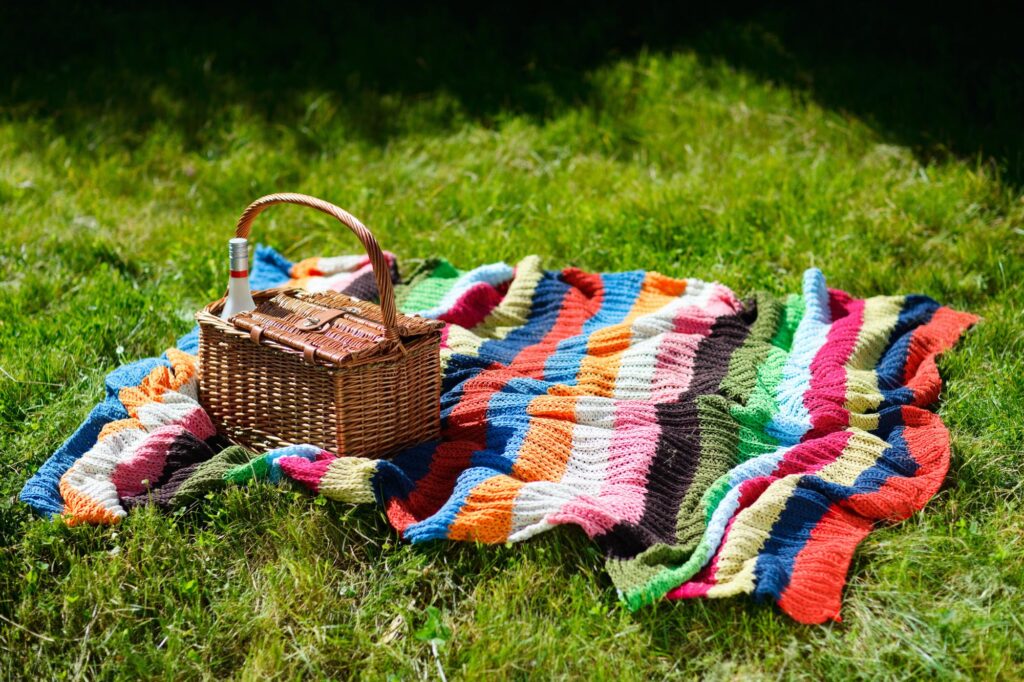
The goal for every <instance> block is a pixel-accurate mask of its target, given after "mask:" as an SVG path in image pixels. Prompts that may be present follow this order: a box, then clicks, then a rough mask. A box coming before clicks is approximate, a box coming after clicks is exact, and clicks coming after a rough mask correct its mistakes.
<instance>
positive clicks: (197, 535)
mask: <svg viewBox="0 0 1024 682" xmlns="http://www.w3.org/2000/svg"><path fill="white" fill-rule="evenodd" d="M194 59H195V60H196V61H195V63H193V62H191V61H189V62H187V63H185V65H184V66H183V67H182V68H193V67H195V68H196V69H197V71H200V72H201V64H202V60H203V56H202V55H197V56H195V57H194ZM197 65H198V66H197ZM214 77H215V74H214V75H211V76H210V78H211V81H210V83H205V84H202V83H201V84H197V87H209V88H213V80H212V79H214ZM586 82H587V88H586V96H585V97H584V98H583V99H581V100H580V101H578V102H575V103H573V104H571V105H566V106H561V107H557V108H555V109H554V110H552V112H551V113H550V115H547V116H531V115H525V114H519V113H507V114H501V113H500V112H499V114H498V115H497V116H495V117H493V119H488V120H481V119H480V118H479V117H476V116H474V115H473V114H472V112H469V111H467V110H466V109H464V107H463V105H462V104H461V103H460V101H459V98H458V97H456V96H454V95H452V94H450V93H445V92H443V91H442V92H438V93H434V94H431V95H429V96H422V97H409V96H408V95H403V94H387V93H385V94H380V93H378V94H368V95H366V96H365V97H364V98H362V99H357V100H355V101H351V100H348V99H346V98H344V97H342V96H340V95H338V94H336V93H332V92H329V91H318V90H316V89H310V90H301V91H298V92H288V93H285V94H284V95H283V97H285V98H287V101H286V102H285V103H284V104H283V105H282V109H281V111H279V112H277V114H276V115H274V116H270V117H268V116H267V115H266V112H265V111H262V110H259V109H258V107H256V106H255V105H254V104H252V103H247V102H246V101H240V102H238V103H235V104H228V103H225V104H224V105H223V106H222V107H221V108H217V109H213V110H210V111H208V112H206V113H207V114H209V118H208V119H207V120H205V121H204V122H202V123H201V125H200V124H197V126H198V127H197V126H192V127H190V126H186V125H182V124H181V121H182V120H183V118H187V115H188V112H187V106H188V102H183V101H179V100H177V99H176V98H175V95H174V93H173V92H170V91H167V90H161V89H159V88H158V89H154V90H153V91H152V93H151V97H152V98H153V102H155V106H159V107H163V108H164V109H165V110H166V112H167V121H166V122H165V123H161V122H159V121H157V122H154V123H152V124H150V125H147V127H146V128H144V129H141V130H140V129H138V128H136V127H134V126H133V125H130V124H131V123H132V122H131V121H125V120H124V119H123V112H118V110H117V109H116V107H112V108H111V109H110V110H109V111H102V110H101V111H98V112H97V111H93V110H90V111H89V112H88V119H87V120H85V118H86V117H85V116H84V115H83V116H82V117H81V118H82V119H83V120H79V119H78V118H77V117H76V115H75V112H74V111H71V112H69V113H68V114H67V115H65V116H64V118H65V119H67V118H71V119H73V120H74V125H63V124H61V125H58V122H56V121H55V119H54V118H52V117H50V116H49V115H47V114H46V113H30V114H23V113H21V112H19V111H9V112H6V113H5V114H4V115H3V116H2V117H0V159H2V163H0V223H2V226H3V227H2V233H0V294H2V295H0V368H2V372H0V472H2V474H3V475H2V478H0V491H2V492H3V500H2V501H0V547H2V549H0V616H2V619H0V648H2V649H3V654H2V655H0V673H4V675H3V676H12V677H13V676H21V675H25V676H28V677H32V678H37V679H47V678H52V677H64V676H67V677H75V676H83V677H88V678H93V677H101V676H106V675H111V674H114V673H115V672H118V673H119V674H120V675H122V676H124V677H136V676H139V677H165V678H168V679H176V678H181V677H201V676H210V677H216V678H220V677H225V676H230V675H236V674H238V675H242V676H248V677H253V678H254V677H262V676H264V675H269V674H271V673H274V674H278V675H280V676H281V677H296V676H302V677H305V676H308V677H323V676H334V675H344V674H357V673H358V674H361V675H366V676H371V677H379V678H386V677H389V676H393V677H396V678H408V677H430V676H433V675H435V674H436V665H437V661H435V660H434V657H433V654H432V652H431V647H430V645H429V643H428V642H427V641H425V640H424V637H417V636H416V633H417V631H419V630H420V629H421V628H422V627H423V626H424V625H425V623H426V622H427V619H428V618H427V611H426V608H427V607H428V606H435V607H437V608H438V609H439V610H440V613H441V615H442V620H443V623H444V624H445V625H447V626H448V628H450V636H449V637H448V639H447V641H445V643H444V644H442V645H441V646H440V647H439V649H438V651H439V658H440V663H441V665H442V666H443V668H444V669H445V670H446V671H447V673H448V675H449V677H455V676H460V675H461V676H466V677H488V676H491V675H495V674H501V675H507V676H524V677H525V676H529V675H538V676H543V677H548V676H578V677H604V678H616V679H617V678H627V679H628V678H638V679H639V678H648V677H662V676H665V675H670V674H672V673H691V674H692V673H696V672H698V671H703V672H705V673H706V674H709V675H710V676H712V677H719V678H746V677H748V676H759V675H760V676H764V677H776V676H777V675H805V676H808V677H814V678H818V677H822V676H829V677H844V678H862V677H863V678H868V677H879V676H897V677H917V676H922V675H938V676H940V677H956V676H959V675H964V676H980V677H1004V678H1007V679H1011V678H1015V677H1019V676H1020V675H1021V674H1022V672H1024V668H1022V666H1024V645H1022V641H1024V627H1022V616H1021V609H1020V604H1021V602H1022V599H1024V545H1022V541H1021V538H1022V537H1024V512H1022V510H1021V494H1022V493H1021V491H1022V488H1021V483H1020V471H1021V466H1022V464H1024V455H1022V449H1024V359H1022V358H1024V340H1022V336H1024V287H1022V285H1021V279H1022V277H1024V234H1022V228H1024V203H1022V200H1021V197H1019V196H1017V194H1016V193H1015V191H1014V190H1013V189H1011V188H1010V187H1008V186H1006V185H1005V184H1003V183H1002V182H1001V181H1000V178H999V177H998V175H997V173H996V171H995V170H994V168H993V167H992V166H990V165H984V164H979V163H975V162H972V161H960V160H955V159H947V160H943V161H934V162H930V163H928V164H925V165H922V163H921V162H920V161H918V160H917V159H916V158H915V156H914V155H913V154H912V153H911V152H910V151H909V150H907V149H905V148H902V147H900V146H897V145H893V144H892V143H891V142H890V141H888V140H887V139H885V138H884V137H883V136H882V135H881V134H879V133H878V132H876V131H875V130H874V129H872V127H870V126H869V125H867V124H865V123H864V122H861V121H859V120H857V119H856V118H853V117H850V116H847V115H844V114H841V113H837V112H834V111H829V110H826V109H823V108H821V107H820V106H818V105H816V104H814V103H813V101H811V100H810V99H809V98H807V97H805V96H804V94H803V93H801V92H796V91H792V90H789V89H786V88H783V87H778V86H773V85H771V84H769V83H765V82H762V81H760V80H758V79H757V78H755V77H753V76H752V75H750V74H747V73H744V72H742V71H737V70H734V69H732V68H730V67H729V66H728V65H726V64H724V63H721V62H717V61H714V60H710V61H709V60H702V59H699V58H698V57H697V56H695V55H694V54H692V53H687V52H679V53H660V52H648V53H642V54H640V55H639V56H635V57H629V58H624V59H622V60H619V61H613V62H611V63H609V64H607V65H605V66H602V67H599V68H596V69H595V70H593V71H592V72H590V73H589V74H588V75H587V78H586ZM222 85H223V83H222ZM229 86H230V84H227V86H225V87H229ZM65 123H66V121H65ZM371 124H372V125H371ZM373 125H377V126H379V127H380V128H381V129H382V130H384V131H385V133H386V134H385V135H384V138H385V139H383V140H382V139H378V138H374V137H373V136H368V135H366V134H365V131H366V130H367V129H368V128H372V126H373ZM197 129H198V132H197ZM281 190H294V191H302V192H307V193H311V194H315V195H319V196H322V197H325V198H327V199H330V200H332V201H335V202H336V203H338V204H340V205H342V206H345V207H346V208H348V209H349V210H351V211H352V212H353V213H355V214H356V215H358V216H360V217H361V218H363V219H364V220H365V222H366V223H367V224H368V225H370V226H371V227H372V228H373V229H374V230H375V231H376V233H377V234H378V236H379V238H380V240H381V242H382V243H383V244H384V245H385V246H386V247H387V248H388V249H390V250H392V251H394V252H396V253H398V254H400V255H401V256H403V257H406V258H413V257H422V256H428V255H440V256H444V257H447V258H449V259H451V260H452V261H453V262H455V263H456V264H458V265H460V266H471V265H475V264H479V263H482V262H489V261H494V260H499V259H505V260H509V261H515V260H517V259H518V258H520V257H522V256H524V255H527V254H530V253H538V254H541V255H542V256H543V257H544V259H545V262H546V263H547V264H548V265H549V266H550V267H561V266H564V265H568V264H573V265H578V266H581V267H584V268H589V269H594V270H616V269H632V268H647V269H655V270H659V271H661V272H664V273H667V274H670V275H683V276H696V277H702V278H707V279H717V280H719V281H721V282H723V283H725V284H727V285H729V286H731V287H733V288H735V289H736V290H737V291H740V292H749V291H752V290H754V289H757V288H763V289H767V290H770V291H774V292H790V291H797V290H798V286H799V280H800V274H801V272H802V271H803V269H804V268H806V267H808V266H817V267H820V268H822V269H823V270H824V271H825V273H826V276H827V277H828V280H829V283H830V284H831V285H832V286H836V287H840V288H843V289H846V290H848V291H850V292H852V293H854V294H857V295H862V296H867V295H872V294H878V293H909V292H922V293H927V294H929V295H931V296H933V297H935V298H937V299H939V300H941V301H943V302H945V303H947V304H949V305H952V306H954V307H957V308H961V309H965V310H970V311H972V312H975V313H978V314H980V315H982V316H983V317H984V322H983V323H982V324H981V325H979V326H978V327H977V328H976V329H975V330H974V331H973V332H971V333H970V334H969V335H968V337H967V338H966V340H965V341H964V342H963V343H962V344H961V345H960V347H959V348H958V349H957V351H956V352H955V353H953V354H951V355H950V356H949V357H947V358H946V359H944V360H943V361H942V365H941V366H942V370H943V373H944V376H945V377H946V379H947V384H946V391H945V396H944V401H943V403H942V406H941V409H940V411H941V413H942V415H943V417H944V418H945V420H946V422H947V423H948V424H949V426H950V428H951V431H952V434H953V444H954V457H953V467H952V472H951V475H950V477H949V481H948V483H947V485H946V486H945V488H944V489H943V491H942V492H941V493H940V494H939V495H938V497H937V498H936V499H935V500H933V501H932V502H931V503H930V504H929V505H928V507H927V508H926V510H925V511H924V512H923V513H922V514H921V515H919V516H917V517H915V518H913V519H911V520H910V521H908V522H906V523H904V524H902V525H899V526H896V527H893V528H889V529H884V530H881V531H880V532H877V533H875V534H873V535H872V536H870V537H869V538H868V540H867V541H866V542H865V543H864V544H863V545H862V547H861V548H860V550H859V551H858V554H857V557H856V560H855V563H854V566H853V568H852V571H851V576H850V577H851V580H850V585H849V587H848V589H847V590H846V603H845V609H844V622H843V623H842V624H832V625H827V626H823V627H805V626H800V625H797V624H795V623H793V622H792V621H790V620H788V619H787V618H786V617H784V616H782V615H781V614H780V613H779V612H778V611H777V610H776V609H774V607H772V606H770V605H767V604H761V605H755V604H750V603H747V602H746V601H742V600H733V601H725V602H685V603H678V604H663V605H660V606H658V607H655V608H650V609H647V610H645V611H641V612H639V613H637V614H630V613H628V612H626V611H625V610H624V609H622V608H621V607H620V606H619V605H618V604H617V601H616V597H615V592H614V589H613V588H612V587H611V584H610V581H609V580H608V579H607V578H606V577H605V576H604V575H603V573H602V568H601V565H602V560H601V557H600V555H599V553H598V552H597V551H596V549H595V548H594V547H592V546H591V545H590V544H589V543H587V542H586V540H585V538H583V536H582V534H581V533H579V532H577V531H574V530H569V529H567V530H561V531H559V532H557V533H551V534H549V535H547V536H544V537H541V538H537V539H535V540H531V541H530V542H528V543H525V544H523V545H518V546H514V547H476V546H464V545H451V544H445V543H438V544H434V545H430V546H427V547H410V546H407V545H404V544H402V543H401V542H399V541H398V540H397V538H396V536H395V534H394V533H393V531H391V530H390V529H389V528H388V527H387V525H386V523H385V522H384V520H383V517H382V516H381V515H380V514H379V512H377V511H376V510H373V509H363V508H360V509H353V508H350V507H346V506H344V505H339V504H334V503H329V502H326V501H325V500H322V499H317V498H313V497H310V496H308V495H306V494H301V493H297V492H295V491H292V490H287V489H274V488H270V487H266V486H253V487H250V488H247V489H232V490H230V491H229V492H228V493H227V494H225V495H222V496H218V497H217V498H216V499H211V500H208V501H207V503H206V504H204V505H203V506H202V507H200V508H199V509H198V510H196V511H194V512H191V513H188V514H183V515H178V516H162V515H160V514H157V513H155V512H153V511H150V510H146V511H141V512H138V513H133V514H131V515H130V516H129V517H128V518H127V519H126V521H125V522H124V523H123V524H122V525H121V526H120V527H117V528H92V527H79V528H74V529H68V528H66V527H63V526H62V525H61V524H60V523H57V522H53V523H49V522H45V521H39V520H35V519H33V518H32V517H31V516H30V515H29V513H28V511H27V510H26V509H25V507H23V506H22V505H21V504H19V503H17V502H16V501H15V500H14V496H15V495H16V493H17V491H18V490H19V489H20V486H21V484H22V483H23V482H24V481H25V480H26V479H27V478H28V477H29V476H30V475H31V473H32V472H33V471H34V470H35V468H36V467H38V466H39V464H41V463H42V462H43V460H44V459H45V458H46V457H47V456H48V455H49V453H50V452H52V451H53V450H54V449H55V448H56V447H57V446H58V445H59V444H60V442H61V441H62V440H63V438H64V437H66V436H67V435H68V434H69V433H70V432H71V431H72V430H73V428H74V427H75V425H76V424H77V423H78V422H79V421H80V420H81V419H82V418H83V417H84V416H85V415H86V414H87V412H88V410H89V409H90V407H91V405H92V404H93V403H94V402H95V401H96V400H98V399H99V398H100V397H101V396H102V379H103V376H104V375H105V373H106V372H108V371H110V370H111V369H113V368H114V367H116V366H117V365H119V364H121V363H123V362H126V361H129V360H132V359H136V358H139V357H145V356H150V355H154V354H157V353H159V352H160V351H162V350H163V349H164V348H166V347H167V346H168V345H170V344H171V343H172V342H173V340H174V338H175V337H176V336H178V335H180V334H182V333H184V332H185V331H187V330H188V329H189V328H190V327H191V325H192V320H191V314H192V311H194V310H195V309H197V308H198V307H200V306H201V305H203V304H204V303H205V302H206V301H208V300H210V299H211V298H213V297H214V296H215V295H217V293H218V292H219V291H221V290H222V289H223V286H224V272H223V271H222V270H223V263H222V260H223V259H222V257H221V256H222V253H223V242H224V240H225V239H226V238H227V237H228V236H229V235H230V233H231V230H232V225H233V222H234V219H235V218H236V215H237V213H238V212H239V211H240V210H241V209H242V208H243V207H244V206H245V204H246V203H247V202H248V201H249V200H251V199H253V198H255V197H257V196H259V195H260V194H263V193H267V192H271V191H281ZM254 234H255V237H256V239H257V240H259V241H262V242H264V243H268V244H272V245H274V246H276V247H278V248H279V249H281V250H282V251H283V252H284V253H285V254H287V255H289V256H290V257H293V258H301V257H305V256H310V255H314V254H331V253H342V252H352V251H354V250H355V248H356V243H355V242H354V240H352V239H351V238H350V237H348V236H347V235H346V234H345V233H343V232H342V231H341V230H340V229H338V228H337V227H336V226H334V225H331V224H330V223H329V222H327V221H326V220H325V219H321V218H320V217H318V216H316V215H312V214H309V213H303V212H300V211H299V210H298V209H280V210H274V211H271V212H268V213H267V214H266V215H265V216H264V217H261V218H260V220H259V221H258V222H257V224H256V227H255V232H254Z"/></svg>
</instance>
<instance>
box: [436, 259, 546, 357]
mask: <svg viewBox="0 0 1024 682" xmlns="http://www.w3.org/2000/svg"><path fill="white" fill-rule="evenodd" d="M543 275H544V271H543V270H541V267H540V259H539V258H538V257H537V256H527V257H526V258H524V259H523V260H521V261H519V264H518V265H516V276H515V278H514V279H513V280H512V284H511V285H510V286H509V288H508V293H506V294H505V296H504V298H502V299H501V303H499V304H498V305H497V306H496V307H495V308H494V310H492V311H491V312H490V314H488V315H487V317H486V318H485V319H484V321H483V322H481V323H480V324H478V325H477V326H475V327H473V329H463V328H462V327H460V326H458V325H455V324H453V325H450V326H449V328H448V341H447V346H448V352H447V355H451V354H452V353H459V354H461V355H469V356H476V355H479V353H480V346H482V345H483V343H484V341H487V340H488V339H496V340H501V339H504V338H505V337H506V336H508V335H509V333H510V332H511V331H512V330H514V329H517V328H519V327H522V326H523V325H524V324H525V323H526V318H527V316H529V314H530V309H531V307H532V306H533V296H534V294H535V293H536V291H537V284H538V283H539V282H540V280H541V277H543Z"/></svg>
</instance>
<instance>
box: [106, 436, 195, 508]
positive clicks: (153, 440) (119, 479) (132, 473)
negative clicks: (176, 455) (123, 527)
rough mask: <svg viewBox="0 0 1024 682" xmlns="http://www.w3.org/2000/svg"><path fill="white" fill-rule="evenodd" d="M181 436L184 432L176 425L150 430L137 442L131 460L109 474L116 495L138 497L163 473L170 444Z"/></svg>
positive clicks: (125, 461)
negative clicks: (143, 438)
mask: <svg viewBox="0 0 1024 682" xmlns="http://www.w3.org/2000/svg"><path fill="white" fill-rule="evenodd" d="M183 433H186V430H185V429H184V428H183V427H182V426H180V425H178V424H173V425H171V426H163V427H161V428H159V429H154V430H153V431H152V432H151V433H150V434H149V435H148V436H146V438H145V440H143V441H142V442H141V443H139V445H138V447H136V448H135V451H134V452H133V453H132V456H131V457H129V458H128V459H126V460H123V461H121V462H118V463H117V466H115V467H114V472H113V473H112V474H111V475H110V479H111V481H112V482H113V484H114V487H115V488H116V489H117V496H118V497H121V498H124V497H130V496H132V495H140V494H142V493H144V492H146V490H148V489H149V488H150V486H152V485H153V484H154V483H156V482H157V480H159V478H160V476H161V475H162V474H163V472H164V467H165V466H166V464H167V453H168V452H170V449H171V445H173V444H174V441H175V440H176V439H177V438H178V437H180V436H181V435H182V434H183Z"/></svg>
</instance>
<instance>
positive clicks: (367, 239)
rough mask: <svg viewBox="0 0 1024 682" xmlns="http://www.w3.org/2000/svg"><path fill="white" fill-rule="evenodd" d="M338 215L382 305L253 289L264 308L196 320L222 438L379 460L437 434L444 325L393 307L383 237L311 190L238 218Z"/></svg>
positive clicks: (203, 391) (259, 204) (243, 233)
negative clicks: (295, 210) (286, 209)
mask: <svg viewBox="0 0 1024 682" xmlns="http://www.w3.org/2000/svg"><path fill="white" fill-rule="evenodd" d="M284 203H287V204H297V205H300V206H306V207H309V208H313V209H316V210H318V211H321V212H323V213H326V214H327V215H330V216H333V217H334V218H337V219H338V220H339V221H340V222H341V223H342V224H344V225H345V226H346V227H348V228H349V229H350V230H351V231H352V232H353V233H354V234H355V235H356V236H357V237H358V238H359V241H360V242H362V245H363V248H364V249H365V251H366V253H367V255H368V256H369V260H370V263H371V265H372V267H373V273H374V278H375V280H376V283H377V291H378V293H379V297H380V305H375V304H373V303H367V302H365V301H359V300H356V299H353V298H350V297H348V296H345V295H343V294H340V293H337V292H322V293H309V292H304V291H301V290H297V289H269V290H265V291H255V292H253V299H254V301H255V302H256V305H257V308H256V310H254V311H250V312H247V313H241V314H239V315H235V316H233V317H232V318H231V319H230V320H229V321H225V320H222V319H220V317H219V314H220V312H221V310H222V308H223V305H224V299H223V298H222V299H220V300H219V301H215V302H213V303H211V304H210V305H208V306H206V307H205V308H203V309H202V310H200V311H199V312H198V313H196V321H197V322H198V323H199V377H200V378H199V399H200V402H201V403H202V405H203V407H204V408H205V409H206V410H207V411H208V412H209V414H210V417H211V419H212V420H213V422H214V424H215V425H216V426H217V429H218V431H219V432H220V433H221V434H222V435H223V436H225V437H226V438H227V439H228V440H230V441H232V442H234V443H238V444H240V445H245V446H247V447H251V448H257V449H266V448H273V447H279V446H282V445H291V444H300V443H310V444H312V445H316V446H318V447H321V448H323V449H325V450H328V451H330V452H333V453H336V454H338V455H358V456H361V457H374V458H380V457H384V456H387V455H388V454H390V453H393V452H395V451H396V450H399V449H401V448H403V447H407V446H410V445H414V444H417V443H421V442H424V441H427V440H431V439H433V438H436V437H438V435H439V431H440V389H441V386H440V384H441V371H440V338H441V335H440V328H441V327H442V326H443V325H442V324H441V323H440V322H436V321H434V320H427V319H423V318H419V317H410V316H407V315H402V314H400V313H398V312H397V310H396V307H395V294H394V289H393V287H392V284H391V270H390V267H389V265H388V261H387V259H386V258H385V256H384V253H383V252H382V251H381V248H380V246H379V244H378V243H377V240H376V239H375V238H374V236H373V234H372V233H371V232H370V230H368V229H367V228H366V227H365V226H364V225H363V224H362V223H361V222H359V220H357V219H356V218H355V217H353V216H352V215H350V214H349V213H348V212H346V211H344V210H342V209H341V208H339V207H337V206H335V205H333V204H330V203H328V202H326V201H323V200H321V199H317V198H315V197H311V196H307V195H304V194H291V193H288V194H271V195H268V196H265V197H262V198H260V199H257V200H256V201H254V202H253V203H252V204H250V205H249V207H248V208H246V209H245V212H243V213H242V216H241V218H239V220H238V224H237V227H236V229H235V236H236V237H243V238H246V239H247V238H248V237H249V231H250V228H251V226H252V223H253V221H254V220H255V219H256V216H258V215H259V214H260V213H261V212H262V211H263V210H264V209H266V208H267V207H269V206H272V205H274V204H284Z"/></svg>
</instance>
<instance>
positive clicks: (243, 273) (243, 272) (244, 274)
mask: <svg viewBox="0 0 1024 682" xmlns="http://www.w3.org/2000/svg"><path fill="white" fill-rule="evenodd" d="M231 276H232V277H248V276H249V271H248V270H232V271H231Z"/></svg>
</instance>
